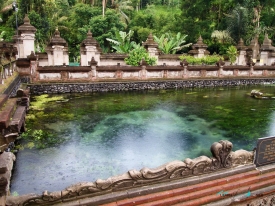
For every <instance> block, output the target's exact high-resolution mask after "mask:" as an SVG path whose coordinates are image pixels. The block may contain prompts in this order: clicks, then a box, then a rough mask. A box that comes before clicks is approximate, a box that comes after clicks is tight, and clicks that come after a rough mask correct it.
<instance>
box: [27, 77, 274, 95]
mask: <svg viewBox="0 0 275 206" xmlns="http://www.w3.org/2000/svg"><path fill="white" fill-rule="evenodd" d="M274 82H275V80H274V79H232V80H229V79H220V80H170V81H169V80H167V81H135V82H101V83H100V82H95V83H56V84H31V85H29V88H30V92H31V94H62V93H80V92H113V91H131V90H150V89H176V88H194V87H219V86H240V85H257V84H263V83H268V84H273V83H274Z"/></svg>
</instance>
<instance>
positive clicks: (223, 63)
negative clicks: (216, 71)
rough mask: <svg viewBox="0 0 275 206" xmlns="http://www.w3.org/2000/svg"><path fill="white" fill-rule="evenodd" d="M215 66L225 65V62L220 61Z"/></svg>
mask: <svg viewBox="0 0 275 206" xmlns="http://www.w3.org/2000/svg"><path fill="white" fill-rule="evenodd" d="M216 65H217V66H219V67H220V66H224V65H225V62H224V61H223V60H222V59H220V60H219V61H218V62H217V63H216Z"/></svg>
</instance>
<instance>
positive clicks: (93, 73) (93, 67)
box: [88, 57, 97, 80]
mask: <svg viewBox="0 0 275 206" xmlns="http://www.w3.org/2000/svg"><path fill="white" fill-rule="evenodd" d="M88 63H89V64H90V66H91V72H90V74H89V77H90V79H91V80H95V79H96V67H97V61H96V60H95V59H94V57H92V59H91V61H89V62H88Z"/></svg>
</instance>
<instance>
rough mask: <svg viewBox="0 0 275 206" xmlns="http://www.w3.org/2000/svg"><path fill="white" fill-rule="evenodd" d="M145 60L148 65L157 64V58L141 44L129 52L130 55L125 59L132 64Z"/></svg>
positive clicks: (136, 64) (135, 64) (138, 63)
mask: <svg viewBox="0 0 275 206" xmlns="http://www.w3.org/2000/svg"><path fill="white" fill-rule="evenodd" d="M142 60H144V61H146V63H147V64H148V65H151V66H152V65H155V64H156V61H157V59H156V58H155V57H150V56H149V54H148V52H147V51H146V49H145V48H144V47H142V46H140V45H139V44H137V45H135V46H134V49H133V50H131V51H130V52H129V57H127V58H126V59H125V62H126V64H128V65H132V66H138V65H140V63H141V61H142Z"/></svg>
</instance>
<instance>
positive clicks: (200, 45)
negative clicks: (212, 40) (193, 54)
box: [193, 35, 208, 49]
mask: <svg viewBox="0 0 275 206" xmlns="http://www.w3.org/2000/svg"><path fill="white" fill-rule="evenodd" d="M193 47H194V48H195V49H206V48H207V47H208V46H207V45H206V44H204V43H203V39H202V37H201V35H200V37H199V38H198V41H197V43H196V44H194V45H193Z"/></svg>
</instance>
